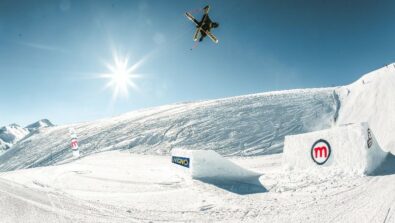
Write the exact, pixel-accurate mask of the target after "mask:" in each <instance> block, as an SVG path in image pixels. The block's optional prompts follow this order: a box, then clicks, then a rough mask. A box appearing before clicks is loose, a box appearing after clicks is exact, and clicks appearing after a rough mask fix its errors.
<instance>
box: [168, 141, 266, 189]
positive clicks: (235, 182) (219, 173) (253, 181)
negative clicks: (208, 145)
mask: <svg viewBox="0 0 395 223" xmlns="http://www.w3.org/2000/svg"><path fill="white" fill-rule="evenodd" d="M171 154H172V156H171V162H172V163H173V164H174V169H175V171H177V172H178V173H179V174H181V175H183V176H185V177H187V178H191V179H194V180H199V181H201V182H204V183H208V184H212V185H214V186H217V187H219V188H222V189H224V190H227V191H229V192H232V193H236V194H240V195H245V194H252V193H263V192H267V189H266V188H265V187H264V186H263V185H262V184H261V182H260V181H259V178H260V176H261V175H262V174H261V173H257V172H255V171H251V170H248V169H245V168H243V167H241V166H239V165H237V164H235V163H233V162H232V161H230V160H228V159H225V158H224V157H222V156H221V155H219V154H218V153H216V152H215V151H213V150H185V149H173V150H172V152H171Z"/></svg>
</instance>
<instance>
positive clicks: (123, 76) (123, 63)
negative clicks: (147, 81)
mask: <svg viewBox="0 0 395 223" xmlns="http://www.w3.org/2000/svg"><path fill="white" fill-rule="evenodd" d="M142 62H143V60H140V61H139V62H137V63H136V64H134V65H132V66H129V58H128V57H119V56H118V55H117V54H115V55H114V62H113V64H106V67H107V69H108V70H109V73H106V74H102V75H100V76H101V77H102V78H106V79H108V83H107V85H106V88H112V89H113V99H114V100H115V99H117V98H119V97H128V96H129V88H132V89H133V90H135V91H138V90H139V88H138V86H137V84H136V83H135V79H138V78H140V75H138V74H135V73H134V71H135V70H136V69H137V68H138V67H139V66H140V65H141V63H142Z"/></svg>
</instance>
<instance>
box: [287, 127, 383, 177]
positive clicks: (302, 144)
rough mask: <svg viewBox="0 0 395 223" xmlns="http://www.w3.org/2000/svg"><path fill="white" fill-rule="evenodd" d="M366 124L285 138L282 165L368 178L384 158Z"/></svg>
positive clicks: (290, 167)
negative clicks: (337, 171) (366, 175)
mask: <svg viewBox="0 0 395 223" xmlns="http://www.w3.org/2000/svg"><path fill="white" fill-rule="evenodd" d="M387 154H388V153H387V152H384V151H383V150H381V148H380V146H379V145H378V143H377V141H376V139H375V137H374V135H373V132H372V130H371V129H370V128H369V126H368V124H367V123H360V124H348V125H343V126H340V127H333V128H331V129H327V130H321V131H316V132H310V133H306V134H300V135H293V136H286V137H285V146H284V154H283V164H284V166H285V167H287V168H289V169H303V170H309V171H312V172H320V171H323V170H340V171H342V172H349V173H356V174H371V173H373V172H374V171H375V170H376V168H377V167H379V166H380V165H381V164H382V163H383V161H384V160H385V158H386V156H387Z"/></svg>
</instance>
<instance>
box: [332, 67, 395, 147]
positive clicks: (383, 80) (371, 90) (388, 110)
mask: <svg viewBox="0 0 395 223" xmlns="http://www.w3.org/2000/svg"><path fill="white" fill-rule="evenodd" d="M394 87H395V63H393V64H389V65H387V66H386V67H383V68H381V69H378V70H375V71H373V72H370V73H368V74H366V75H364V76H363V77H362V78H360V79H359V80H358V81H356V82H354V83H352V84H350V85H348V86H344V87H341V88H339V89H337V90H336V92H338V94H339V95H340V99H341V108H340V111H339V118H338V124H347V123H359V122H368V123H369V125H370V127H371V128H372V130H373V132H374V133H375V135H376V138H377V141H378V142H379V144H380V146H381V148H382V149H383V150H385V151H390V152H392V154H395V137H394V135H395V116H394V114H395V91H394V90H393V89H394Z"/></svg>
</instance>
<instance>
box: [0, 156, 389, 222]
mask: <svg viewBox="0 0 395 223" xmlns="http://www.w3.org/2000/svg"><path fill="white" fill-rule="evenodd" d="M281 156H282V155H281V154H276V155H267V156H258V157H246V158H242V157H233V158H229V160H230V161H232V162H234V163H235V164H237V165H238V166H241V167H243V168H246V169H249V170H251V171H254V172H258V173H262V174H263V175H262V176H261V177H260V178H259V181H260V182H261V183H262V185H263V186H264V187H265V188H267V189H268V192H262V193H254V192H253V193H245V194H242V195H241V194H238V193H234V192H233V191H232V190H230V189H229V188H225V189H224V188H220V187H218V186H216V185H213V184H210V183H204V182H202V181H200V180H194V179H186V178H184V177H183V176H181V175H179V174H178V173H177V172H176V171H173V168H174V164H172V163H171V162H170V160H171V159H170V156H159V155H139V154H132V153H129V152H127V151H111V152H104V153H99V154H95V155H91V156H88V157H85V158H82V159H79V160H76V161H74V162H71V163H68V164H63V165H58V166H50V167H41V168H31V169H25V170H17V171H11V172H3V173H0V196H1V199H0V214H2V216H6V218H5V220H3V219H4V218H2V222H15V221H17V220H20V221H23V222H29V219H30V220H31V222H37V221H40V220H43V221H45V222H162V221H165V222H175V221H179V222H241V221H242V222H289V221H292V222H362V223H364V222H384V219H386V222H393V221H394V220H395V211H394V210H395V203H394V202H393V201H394V200H395V188H394V187H393V182H394V180H395V174H394V173H395V169H394V168H393V169H392V170H391V171H392V172H391V173H387V174H385V175H378V176H374V177H371V176H368V177H367V176H364V177H362V176H347V175H336V177H334V176H333V175H330V176H329V175H328V176H325V175H322V176H314V177H312V176H309V174H307V173H301V174H295V173H293V172H287V171H285V170H283V168H282V167H281V160H282V157H281ZM291 173H293V174H291ZM238 186H239V184H237V183H236V184H235V185H234V187H238ZM47 216H48V217H47ZM37 219H38V220H37ZM44 219H45V220H44ZM26 220H27V221H26ZM41 222H42V221H41Z"/></svg>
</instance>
